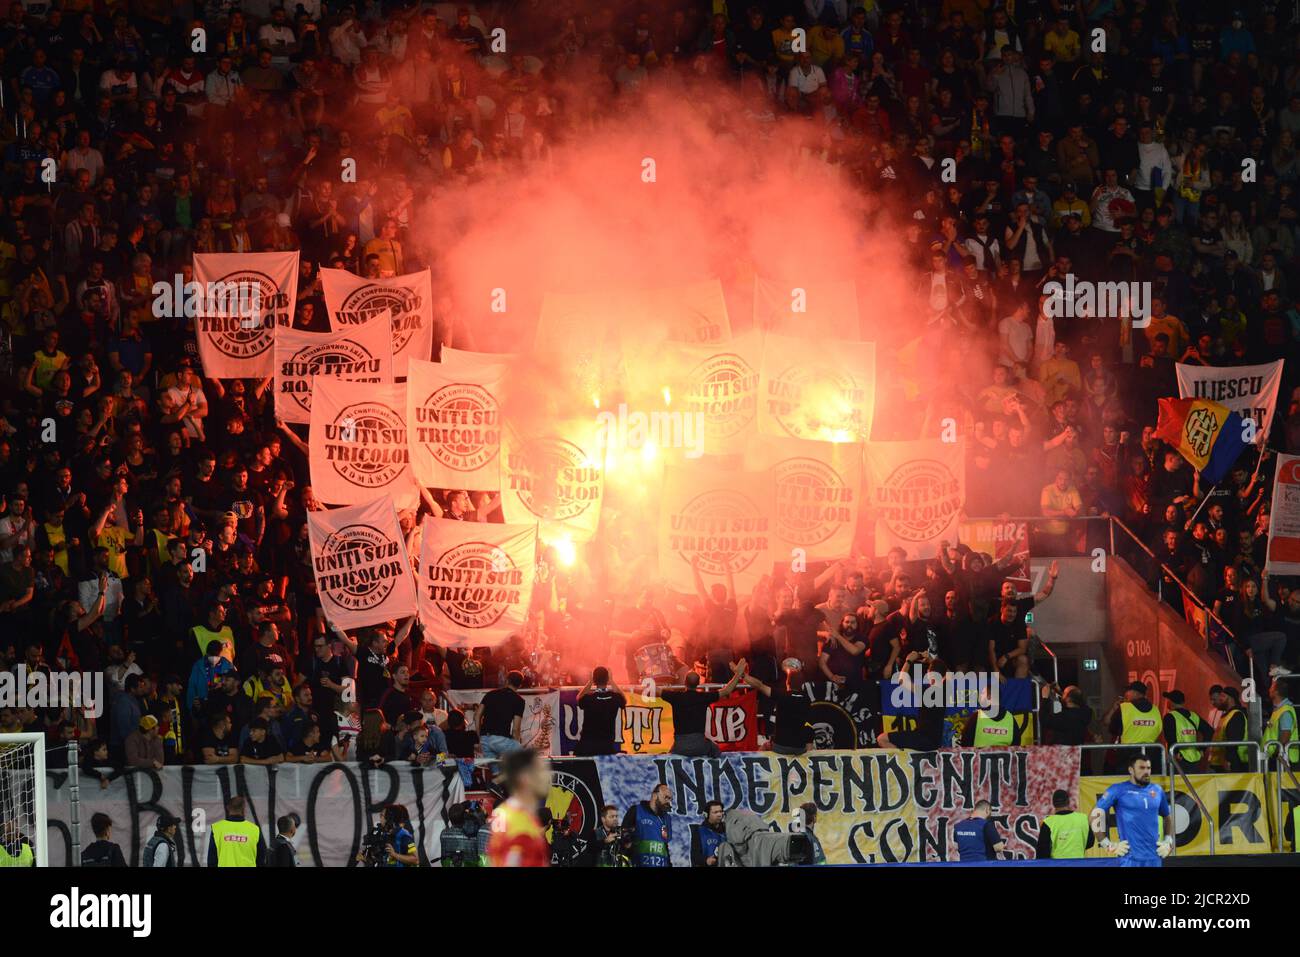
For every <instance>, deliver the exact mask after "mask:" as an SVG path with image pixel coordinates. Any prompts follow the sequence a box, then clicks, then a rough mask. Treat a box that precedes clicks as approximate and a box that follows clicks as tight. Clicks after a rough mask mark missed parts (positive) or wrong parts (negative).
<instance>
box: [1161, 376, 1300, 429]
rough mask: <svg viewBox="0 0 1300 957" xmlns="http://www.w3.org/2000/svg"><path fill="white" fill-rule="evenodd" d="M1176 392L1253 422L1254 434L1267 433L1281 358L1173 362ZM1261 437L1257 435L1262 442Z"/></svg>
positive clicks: (1183, 396)
mask: <svg viewBox="0 0 1300 957" xmlns="http://www.w3.org/2000/svg"><path fill="white" fill-rule="evenodd" d="M1174 368H1175V370H1177V372H1178V396H1179V398H1182V399H1209V400H1210V401H1211V402H1217V403H1219V405H1222V406H1224V407H1225V408H1227V409H1228V411H1229V412H1236V413H1237V414H1238V415H1239V416H1241V417H1242V419H1250V420H1251V421H1253V422H1254V423H1255V434H1256V435H1260V436H1264V437H1267V436H1268V432H1269V429H1271V428H1272V427H1273V410H1274V409H1276V408H1277V392H1278V388H1279V387H1280V386H1281V385H1282V360H1281V359H1278V360H1277V361H1276V362H1266V363H1264V364H1263V365H1257V366H1198V365H1184V364H1183V363H1181V362H1179V363H1177V364H1176V365H1175V366H1174ZM1263 441H1264V439H1260V442H1263Z"/></svg>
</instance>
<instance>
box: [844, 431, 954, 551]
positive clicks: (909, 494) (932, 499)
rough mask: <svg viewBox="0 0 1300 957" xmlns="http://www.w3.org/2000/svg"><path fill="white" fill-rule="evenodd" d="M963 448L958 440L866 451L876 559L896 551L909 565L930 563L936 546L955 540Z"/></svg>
mask: <svg viewBox="0 0 1300 957" xmlns="http://www.w3.org/2000/svg"><path fill="white" fill-rule="evenodd" d="M965 447H966V446H965V443H964V442H963V441H961V440H958V441H956V442H943V441H941V440H939V439H933V440H928V439H927V440H922V441H919V442H872V443H870V444H869V445H868V446H867V447H866V458H867V508H868V509H869V511H870V515H871V517H872V518H873V519H874V520H875V532H876V541H875V552H876V555H878V556H879V555H884V554H885V553H886V552H887V551H888V550H889V549H891V548H894V547H898V548H902V549H903V550H904V551H905V552H906V553H907V558H908V559H909V560H912V559H918V558H934V557H935V556H936V555H938V554H939V542H941V541H943V540H944V539H947V540H948V541H955V540H956V538H957V534H956V532H957V523H958V521H959V520H960V518H961V511H962V507H963V506H964V504H965V502H966V459H965Z"/></svg>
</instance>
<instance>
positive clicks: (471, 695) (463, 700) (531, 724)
mask: <svg viewBox="0 0 1300 957" xmlns="http://www.w3.org/2000/svg"><path fill="white" fill-rule="evenodd" d="M489 690H491V689H477V688H475V689H473V690H469V691H444V692H443V695H442V696H443V698H444V699H446V703H447V704H449V705H450V706H451V707H453V708H459V709H461V710H462V711H465V706H466V705H477V704H478V703H479V702H481V701H482V700H483V696H484V695H485V694H487V693H488V691H489ZM519 693H520V694H521V695H522V696H523V699H524V716H523V720H521V721H520V722H519V743H520V744H522V745H523V746H524V747H525V748H532V749H534V750H535V751H538V752H540V753H541V754H551V755H559V753H560V693H559V692H558V691H555V690H547V691H533V690H531V689H527V688H526V689H524V690H523V691H520V692H519ZM478 719H479V713H478V709H477V708H474V709H472V710H469V711H465V724H466V727H467V728H468V729H469V730H470V731H475V732H477V731H478V729H479V728H478Z"/></svg>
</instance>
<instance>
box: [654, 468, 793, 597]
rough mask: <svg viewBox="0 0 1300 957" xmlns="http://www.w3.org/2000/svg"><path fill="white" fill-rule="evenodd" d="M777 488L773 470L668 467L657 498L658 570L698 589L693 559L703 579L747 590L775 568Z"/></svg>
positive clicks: (679, 586)
mask: <svg viewBox="0 0 1300 957" xmlns="http://www.w3.org/2000/svg"><path fill="white" fill-rule="evenodd" d="M774 498H775V489H774V485H773V480H772V473H771V471H767V472H742V471H734V470H724V469H714V468H709V467H706V466H700V465H694V464H692V465H685V466H678V467H675V468H669V469H666V470H665V474H664V486H663V495H662V497H661V498H660V501H659V574H660V575H661V576H662V577H663V578H664V580H665V582H666V583H667V584H668V587H669V588H671V589H673V590H674V591H677V592H682V593H683V594H688V595H693V594H695V575H694V570H693V562H696V561H698V568H699V572H700V577H701V578H702V579H703V580H704V582H705V584H706V585H708V584H724V585H725V584H726V583H727V577H728V574H730V577H731V579H732V580H733V581H734V583H735V586H736V592H737V594H748V593H749V592H750V591H752V590H753V588H754V586H755V585H756V584H758V580H759V579H760V578H761V577H762V576H763V575H765V574H768V573H770V572H771V570H772V561H771V555H772V550H773V544H772V543H773V526H774V525H775V522H774V520H773V518H772V516H773V514H774V512H775V507H774Z"/></svg>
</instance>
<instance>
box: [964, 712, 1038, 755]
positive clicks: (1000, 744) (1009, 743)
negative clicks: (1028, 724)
mask: <svg viewBox="0 0 1300 957" xmlns="http://www.w3.org/2000/svg"><path fill="white" fill-rule="evenodd" d="M1022 730H1023V729H1022V728H1021V727H1020V726H1018V725H1017V724H1016V716H1015V715H1014V714H1012V713H1011V712H1010V711H1003V710H1001V709H999V710H997V711H994V710H992V709H988V710H980V711H976V712H975V714H974V716H973V717H972V718H969V719H967V721H966V727H965V728H963V729H962V735H961V737H962V741H961V743H962V744H963V745H965V746H966V747H970V748H1010V747H1015V746H1016V745H1018V744H1020V743H1021V742H1020V736H1021V732H1022Z"/></svg>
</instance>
